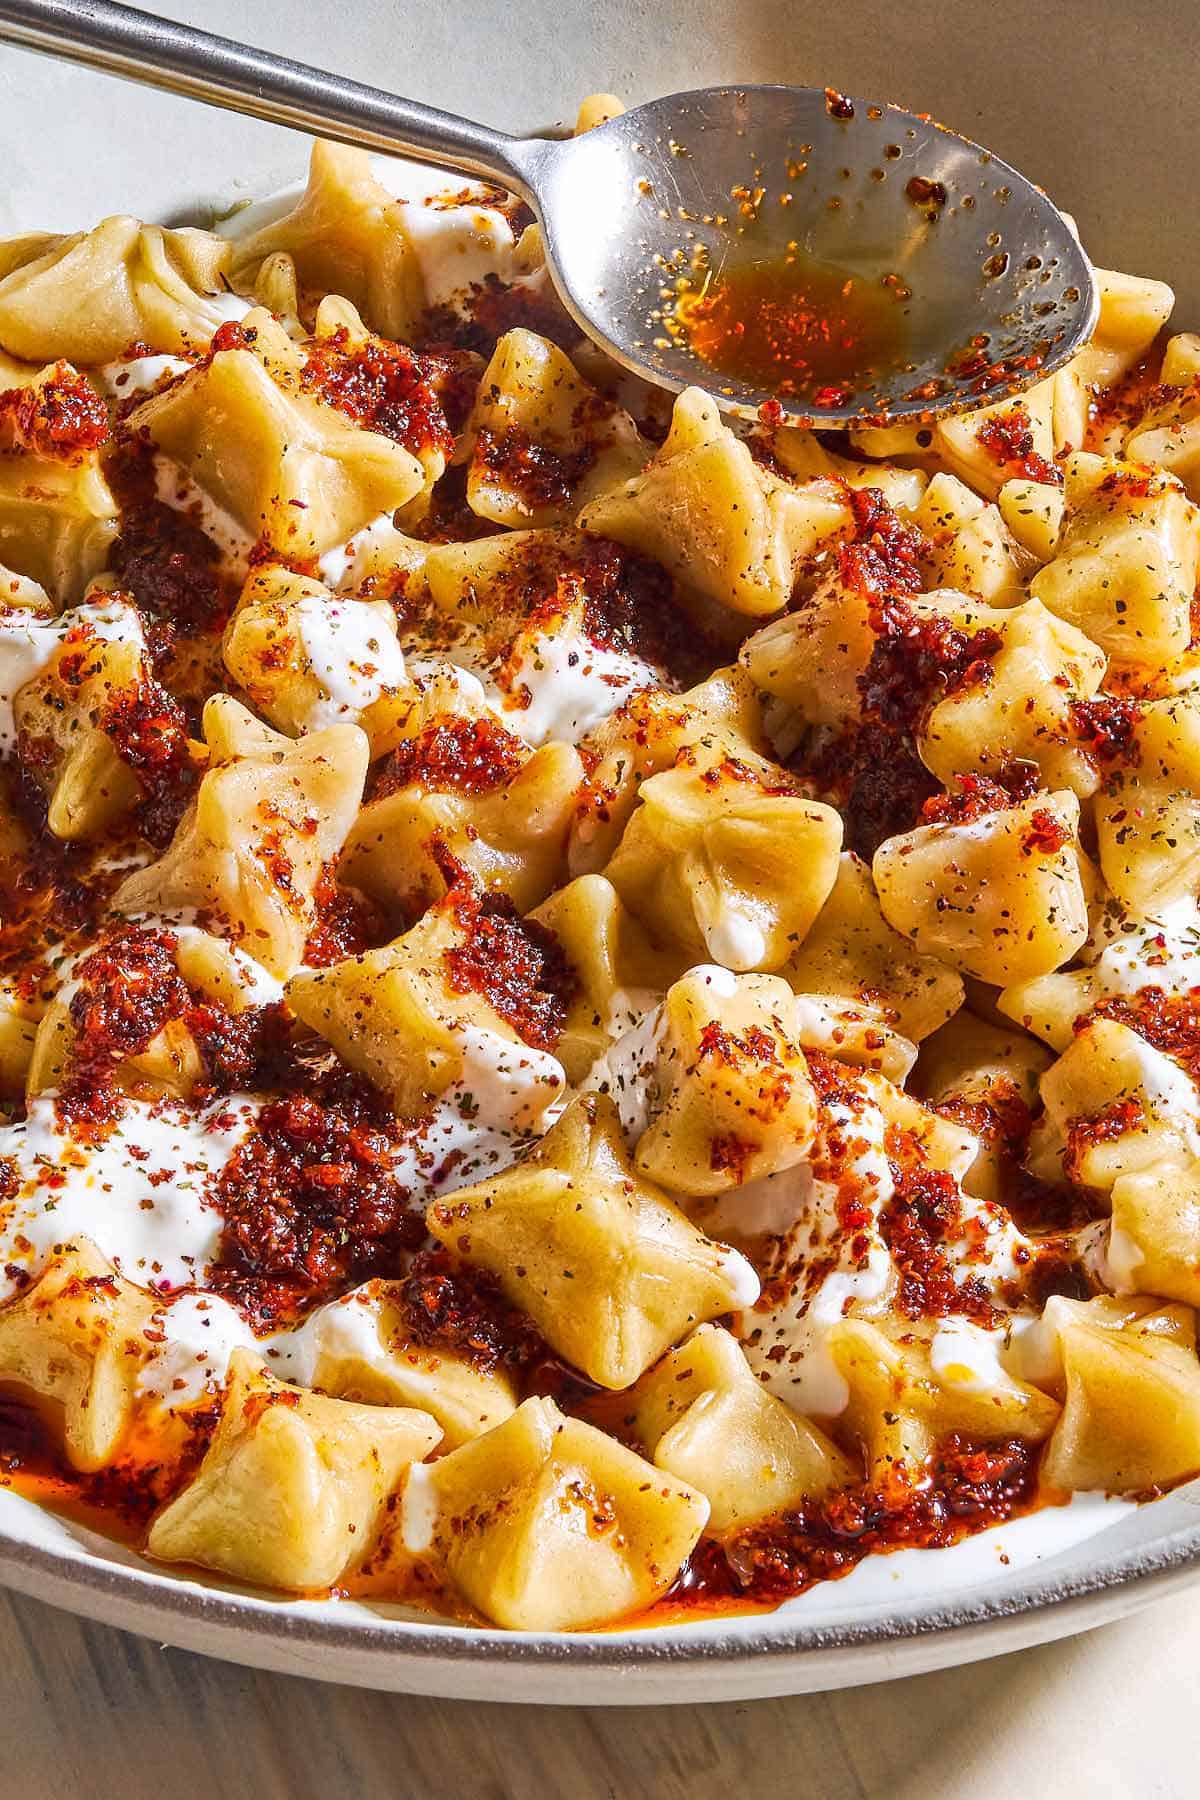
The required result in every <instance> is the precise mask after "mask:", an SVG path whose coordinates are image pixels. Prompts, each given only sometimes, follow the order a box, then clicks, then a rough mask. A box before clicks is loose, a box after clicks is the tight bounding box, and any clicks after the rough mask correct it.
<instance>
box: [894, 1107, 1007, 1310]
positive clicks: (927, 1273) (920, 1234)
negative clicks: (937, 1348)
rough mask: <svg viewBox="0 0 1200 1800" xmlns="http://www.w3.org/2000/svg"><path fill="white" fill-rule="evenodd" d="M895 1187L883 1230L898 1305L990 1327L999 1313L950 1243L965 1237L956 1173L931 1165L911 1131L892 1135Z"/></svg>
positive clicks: (976, 1276)
mask: <svg viewBox="0 0 1200 1800" xmlns="http://www.w3.org/2000/svg"><path fill="white" fill-rule="evenodd" d="M889 1136H890V1143H889V1163H890V1167H891V1172H892V1180H893V1183H894V1189H893V1192H892V1195H891V1197H890V1198H889V1199H888V1201H887V1202H886V1204H885V1205H884V1206H883V1207H882V1209H881V1210H880V1214H879V1231H880V1235H881V1237H882V1238H883V1241H884V1243H885V1244H886V1245H887V1247H888V1249H889V1251H890V1252H891V1255H892V1260H893V1261H894V1262H895V1264H896V1267H897V1270H898V1272H899V1276H900V1287H899V1292H898V1295H897V1305H898V1306H899V1308H900V1311H901V1312H903V1313H904V1314H906V1316H907V1317H908V1318H910V1319H928V1318H944V1317H946V1316H947V1315H949V1314H951V1313H963V1314H965V1315H966V1317H967V1318H969V1319H973V1320H974V1321H975V1323H976V1324H978V1325H982V1326H984V1327H985V1328H986V1327H990V1326H992V1325H994V1324H995V1323H996V1322H997V1319H998V1317H999V1314H998V1313H997V1311H996V1308H995V1307H994V1306H993V1305H992V1303H991V1300H990V1299H989V1298H988V1293H987V1288H986V1286H985V1285H984V1283H983V1282H982V1281H981V1280H980V1278H979V1276H978V1275H967V1276H965V1277H963V1278H962V1279H961V1280H960V1279H959V1277H958V1276H957V1274H956V1273H955V1269H954V1265H953V1264H952V1262H951V1261H950V1258H949V1257H948V1256H947V1254H946V1249H945V1246H946V1244H947V1243H952V1242H954V1241H956V1240H958V1241H962V1240H963V1239H964V1238H965V1235H966V1226H965V1222H964V1219H963V1211H962V1192H961V1189H960V1188H959V1185H958V1183H957V1181H956V1180H955V1179H954V1177H953V1175H950V1174H947V1173H946V1171H945V1170H944V1169H934V1168H931V1167H930V1165H929V1164H928V1163H926V1162H925V1160H924V1158H923V1157H921V1155H920V1154H919V1152H917V1151H916V1149H915V1146H914V1145H913V1143H912V1140H911V1136H910V1135H909V1134H904V1133H899V1132H892V1133H890V1134H889Z"/></svg>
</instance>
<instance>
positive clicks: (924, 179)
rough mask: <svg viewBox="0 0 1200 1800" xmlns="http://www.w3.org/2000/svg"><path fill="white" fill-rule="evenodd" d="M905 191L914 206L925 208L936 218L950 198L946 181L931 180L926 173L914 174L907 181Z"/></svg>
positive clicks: (930, 215) (931, 216)
mask: <svg viewBox="0 0 1200 1800" xmlns="http://www.w3.org/2000/svg"><path fill="white" fill-rule="evenodd" d="M904 192H905V194H906V196H907V197H908V199H910V200H911V201H912V203H913V205H914V206H919V207H922V208H924V209H925V210H926V211H927V213H928V215H929V217H930V218H936V217H937V215H938V213H940V212H941V210H942V208H943V206H945V204H946V202H947V200H948V199H949V198H950V195H949V192H948V190H947V188H946V184H945V182H944V181H930V179H929V178H928V176H926V175H913V176H911V177H910V178H909V180H908V181H907V182H906V183H905V186H904Z"/></svg>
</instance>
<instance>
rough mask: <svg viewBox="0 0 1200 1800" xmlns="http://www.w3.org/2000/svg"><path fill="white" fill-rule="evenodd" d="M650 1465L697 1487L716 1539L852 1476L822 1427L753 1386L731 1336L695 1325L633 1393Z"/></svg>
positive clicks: (637, 1423) (846, 1481)
mask: <svg viewBox="0 0 1200 1800" xmlns="http://www.w3.org/2000/svg"><path fill="white" fill-rule="evenodd" d="M629 1401H630V1411H631V1412H632V1415H633V1428H634V1431H635V1432H636V1434H637V1437H638V1439H639V1440H640V1442H641V1443H642V1444H643V1445H644V1446H645V1448H646V1451H647V1453H648V1454H649V1455H650V1456H651V1457H652V1458H653V1460H654V1466H655V1468H656V1469H664V1470H665V1471H666V1473H667V1474H668V1475H673V1476H675V1478H676V1480H678V1481H686V1482H687V1483H688V1484H689V1486H691V1487H694V1488H696V1489H698V1491H699V1492H700V1493H702V1494H703V1495H704V1497H705V1499H706V1500H707V1501H708V1504H709V1515H708V1529H709V1530H710V1531H712V1532H715V1533H716V1534H718V1535H720V1534H722V1533H724V1532H727V1531H735V1530H738V1529H740V1528H743V1527H745V1526H747V1525H753V1524H754V1523H755V1522H756V1521H757V1520H759V1519H764V1518H767V1517H769V1516H770V1515H771V1514H772V1513H779V1512H784V1511H786V1510H787V1509H788V1508H789V1507H793V1506H797V1505H798V1504H799V1503H800V1502H801V1501H802V1500H805V1499H819V1498H820V1497H821V1496H822V1495H824V1494H827V1493H828V1492H829V1490H830V1489H831V1488H835V1487H845V1486H847V1485H848V1484H849V1483H850V1482H851V1481H853V1479H854V1473H853V1471H852V1469H851V1465H850V1461H849V1459H848V1458H847V1457H846V1456H844V1455H843V1454H842V1452H841V1451H840V1450H839V1449H838V1448H837V1446H836V1444H834V1443H832V1442H831V1440H830V1439H829V1438H827V1437H826V1436H825V1433H824V1432H823V1431H820V1430H818V1429H817V1427H816V1426H815V1425H813V1424H810V1422H809V1421H808V1420H807V1419H805V1418H802V1417H801V1415H800V1414H799V1413H797V1412H794V1411H793V1410H792V1408H791V1407H790V1406H785V1404H784V1403H783V1401H782V1400H779V1399H777V1398H776V1396H775V1395H774V1394H771V1393H768V1391H767V1389H766V1388H764V1387H761V1386H760V1385H759V1382H758V1380H757V1379H756V1377H755V1375H754V1373H753V1371H752V1369H751V1368H750V1365H749V1363H748V1362H747V1361H746V1357H745V1354H744V1352H743V1351H742V1348H741V1345H740V1344H739V1343H738V1341H737V1339H736V1338H734V1337H732V1336H731V1335H730V1333H729V1332H728V1331H723V1330H722V1329H721V1328H720V1327H719V1326H717V1325H701V1327H700V1328H699V1330H698V1331H695V1332H693V1334H692V1336H691V1337H690V1338H688V1340H687V1342H686V1343H684V1344H681V1345H680V1346H679V1348H678V1349H677V1350H672V1351H671V1352H670V1353H669V1354H668V1355H667V1356H664V1357H663V1359H662V1361H661V1362H660V1363H658V1364H656V1365H655V1367H654V1368H653V1369H651V1370H650V1371H649V1373H648V1374H646V1375H644V1376H643V1377H642V1379H641V1381H640V1382H639V1383H638V1385H637V1387H636V1388H635V1389H634V1390H633V1392H632V1393H631V1394H630V1396H629Z"/></svg>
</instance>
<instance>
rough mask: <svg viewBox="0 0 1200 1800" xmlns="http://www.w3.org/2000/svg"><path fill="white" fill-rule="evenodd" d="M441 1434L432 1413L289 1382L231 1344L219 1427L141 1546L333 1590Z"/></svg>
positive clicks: (288, 1585)
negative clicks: (330, 1393) (404, 1480)
mask: <svg viewBox="0 0 1200 1800" xmlns="http://www.w3.org/2000/svg"><path fill="white" fill-rule="evenodd" d="M440 1437H441V1432H440V1430H439V1429H438V1427H437V1425H436V1424H435V1423H434V1421H433V1419H432V1418H430V1416H429V1414H428V1413H425V1412H419V1411H417V1410H416V1409H415V1408H411V1407H399V1406H359V1405H356V1404H355V1403H354V1402H352V1401H349V1400H332V1399H329V1398H327V1397H326V1396H325V1395H323V1394H313V1393H310V1392H308V1391H307V1390H306V1389H303V1388H295V1387H289V1386H288V1385H287V1384H286V1383H284V1382H282V1381H277V1380H276V1379H275V1377H274V1376H273V1375H270V1374H268V1373H267V1371H266V1369H265V1368H264V1367H263V1365H262V1363H261V1362H260V1361H259V1359H258V1357H257V1356H255V1355H254V1353H253V1352H252V1351H250V1350H245V1349H237V1350H235V1351H234V1353H233V1356H232V1358H231V1359H230V1363H229V1380H228V1385H227V1387H226V1390H225V1396H224V1399H223V1401H222V1404H221V1416H220V1420H219V1422H218V1424H217V1430H216V1435H215V1436H214V1437H213V1440H212V1442H211V1444H210V1445H209V1447H208V1449H207V1451H206V1452H205V1455H204V1460H203V1462H202V1463H201V1464H200V1467H199V1470H198V1471H197V1473H196V1474H195V1476H194V1477H193V1478H192V1480H191V1481H189V1482H188V1484H187V1486H186V1487H185V1488H184V1489H183V1490H182V1492H181V1493H179V1494H177V1495H176V1497H175V1498H174V1499H173V1500H172V1501H171V1502H170V1503H169V1505H167V1506H166V1507H164V1508H163V1510H162V1511H161V1512H160V1513H159V1514H158V1516H157V1517H156V1518H155V1520H154V1523H153V1524H152V1525H151V1527H150V1535H149V1538H148V1539H147V1542H146V1548H147V1551H148V1552H149V1554H150V1555H151V1556H153V1557H155V1558H156V1559H157V1560H158V1561H160V1562H187V1563H198V1564H199V1565H200V1567H201V1568H202V1569H217V1570H220V1571H221V1573H222V1574H225V1575H232V1576H234V1577H235V1578H236V1579H238V1580H242V1581H253V1582H258V1583H260V1584H261V1585H262V1586H263V1587H275V1588H284V1589H288V1590H291V1591H295V1592H302V1591H304V1590H306V1589H309V1590H311V1589H321V1588H328V1587H331V1586H332V1585H333V1583H334V1582H335V1581H337V1580H338V1579H339V1577H341V1576H342V1575H344V1574H345V1572H346V1570H347V1569H348V1568H350V1567H351V1566H352V1565H353V1564H356V1563H359V1562H361V1561H362V1560H363V1558H364V1557H365V1556H367V1555H368V1554H369V1552H370V1551H371V1549H372V1548H373V1547H374V1544H375V1541H376V1539H377V1538H378V1536H379V1531H380V1527H381V1526H382V1524H383V1521H384V1518H385V1516H386V1506H387V1502H388V1499H389V1497H390V1495H391V1494H392V1492H393V1490H394V1489H395V1488H396V1486H397V1485H398V1483H399V1481H400V1478H401V1476H402V1475H403V1474H404V1472H405V1470H406V1469H408V1468H409V1467H410V1466H411V1465H412V1464H413V1463H419V1462H420V1461H421V1459H422V1458H423V1457H425V1456H427V1455H428V1454H429V1452H430V1451H431V1450H432V1449H434V1447H435V1446H436V1445H437V1443H438V1441H439V1439H440Z"/></svg>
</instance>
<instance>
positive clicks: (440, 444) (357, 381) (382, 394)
mask: <svg viewBox="0 0 1200 1800" xmlns="http://www.w3.org/2000/svg"><path fill="white" fill-rule="evenodd" d="M449 373H450V371H449V369H448V367H447V365H446V362H445V359H442V360H441V361H439V362H436V363H435V362H433V361H429V362H427V361H426V359H425V358H423V357H421V356H419V355H418V354H417V353H416V351H414V350H407V349H405V348H404V346H403V345H401V344H393V343H391V342H390V341H389V340H388V339H386V338H375V337H373V338H370V339H368V341H367V342H366V343H365V344H359V345H355V346H353V347H351V345H350V341H349V335H348V333H347V332H346V330H345V328H344V327H343V328H342V329H341V330H340V331H338V332H335V333H334V335H333V336H332V337H330V338H323V339H321V341H320V342H319V343H316V344H313V345H310V346H309V348H308V354H307V360H306V362H305V366H304V370H303V373H302V374H301V377H300V384H301V386H302V388H303V389H304V391H305V393H307V394H311V395H312V396H313V397H314V398H315V399H317V400H323V401H324V402H325V404H326V405H327V406H334V407H336V408H337V410H338V411H339V412H340V413H343V414H344V415H345V416H346V418H348V419H352V420H353V421H354V423H355V424H356V425H361V426H362V427H363V429H364V430H366V431H377V432H380V433H381V434H382V435H383V436H384V437H388V438H391V439H392V441H393V442H394V443H397V444H403V445H404V447H405V449H406V450H411V451H413V452H414V453H416V452H418V451H421V450H440V451H441V452H442V454H443V455H444V456H449V455H450V452H451V451H452V450H453V448H454V433H453V432H452V431H451V429H450V424H449V421H448V420H447V418H446V414H445V411H444V409H443V407H442V404H441V401H440V400H439V398H438V394H437V384H438V383H439V382H441V381H444V380H445V379H447V377H448V376H449Z"/></svg>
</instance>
